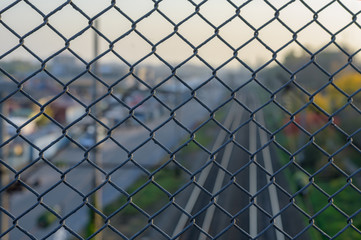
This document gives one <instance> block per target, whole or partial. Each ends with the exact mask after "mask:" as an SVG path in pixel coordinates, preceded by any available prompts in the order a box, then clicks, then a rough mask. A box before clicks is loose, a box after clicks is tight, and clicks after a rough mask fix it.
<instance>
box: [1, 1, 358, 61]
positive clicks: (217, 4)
mask: <svg viewBox="0 0 361 240" xmlns="http://www.w3.org/2000/svg"><path fill="white" fill-rule="evenodd" d="M13 2H15V1H14V0H0V12H1V11H3V9H4V8H6V7H7V6H8V5H9V4H11V3H13ZM30 2H31V3H32V4H34V5H35V6H36V7H38V8H39V10H41V11H42V12H43V13H44V14H48V13H50V12H51V11H53V10H54V9H55V8H57V7H58V6H60V5H61V4H62V3H64V2H65V0H51V1H49V0H30ZM72 2H73V3H75V4H76V5H77V6H79V7H80V8H81V9H82V10H83V11H84V13H85V14H87V15H88V16H90V17H93V16H94V15H96V14H97V13H99V12H100V11H102V10H103V9H105V8H107V7H108V6H109V5H110V3H111V1H110V0H73V1H72ZM193 2H195V3H199V2H201V1H200V0H193ZM244 2H246V1H244V0H233V3H234V5H236V6H240V5H241V4H243V3H244ZM269 2H270V3H272V4H273V5H274V7H276V8H280V7H281V6H283V5H284V4H285V3H287V2H289V1H288V0H269ZM305 2H306V3H307V4H309V6H311V7H312V8H313V9H314V10H315V11H318V10H319V9H321V8H322V7H323V6H325V5H327V3H330V2H332V1H331V0H306V1H305ZM338 2H342V4H344V5H345V6H346V7H348V8H349V10H350V11H352V12H354V13H357V12H359V11H360V10H361V1H357V0H341V1H338ZM338 2H335V3H333V4H332V5H330V6H329V7H327V8H326V9H325V10H323V11H321V12H320V13H319V14H318V21H319V22H320V23H321V24H323V25H324V26H325V27H326V28H327V29H328V30H329V31H330V32H332V33H336V32H337V31H339V30H340V29H342V28H343V27H344V26H345V25H347V24H348V23H350V22H351V21H352V14H350V13H349V12H347V11H346V10H345V9H344V8H343V7H342V6H341V5H340V4H339V3H338ZM116 5H117V6H118V7H119V8H120V9H121V10H122V11H123V12H124V13H125V14H127V15H128V16H129V17H130V18H132V19H133V20H134V21H136V20H137V19H139V18H140V17H141V16H143V15H144V14H146V13H147V12H149V11H150V10H152V9H153V6H154V2H153V1H152V0H118V1H116ZM194 9H195V7H194V6H193V5H192V4H191V3H190V2H189V1H187V0H163V1H161V2H160V3H159V10H161V11H162V12H163V13H164V14H166V15H167V16H168V17H169V18H170V19H171V20H172V21H173V22H174V23H179V22H181V21H182V20H183V19H184V18H186V17H188V16H189V15H190V14H192V13H193V12H194ZM235 11H236V9H235V8H234V7H233V6H232V5H231V4H229V3H228V2H227V1H226V0H209V1H208V2H206V3H205V4H204V5H202V6H201V7H200V13H201V14H202V15H203V16H204V17H206V18H207V19H208V20H209V21H210V22H211V23H212V24H214V26H216V27H218V26H219V25H221V24H222V23H223V22H225V21H226V20H227V19H229V18H230V17H231V16H233V15H234V14H235ZM274 14H275V11H274V10H273V9H272V8H271V7H270V6H269V5H267V3H265V2H264V1H263V0H252V1H251V2H250V3H249V4H248V5H246V6H245V7H243V8H242V9H241V16H242V17H243V18H244V19H246V20H247V21H248V22H249V23H250V24H252V25H253V26H254V27H255V28H259V27H260V26H262V25H263V24H265V23H266V22H268V21H269V20H271V19H272V18H273V17H274ZM279 18H280V19H281V20H282V21H283V22H284V23H286V24H287V25H288V26H289V27H290V28H291V29H292V30H293V31H298V30H299V29H300V28H301V27H302V26H304V25H305V24H306V23H308V22H310V21H311V20H312V19H313V14H312V12H311V11H310V10H309V9H307V8H306V7H305V6H304V5H303V4H302V3H301V2H300V1H299V0H296V1H294V2H293V3H291V4H290V5H288V6H287V7H286V8H284V9H283V10H281V11H280V15H279ZM1 21H3V22H4V23H5V24H7V25H8V26H10V27H11V28H12V29H13V30H14V31H15V32H17V33H18V34H19V35H20V36H23V35H24V34H26V33H28V32H29V31H32V30H33V29H34V28H36V27H37V26H39V25H40V24H41V23H42V22H43V18H42V16H41V15H39V14H38V13H37V12H36V11H34V10H33V9H32V8H31V7H29V5H27V4H26V3H25V2H23V1H21V2H20V3H19V4H17V5H15V6H14V7H12V8H11V9H9V10H7V11H5V12H3V13H1ZM357 22H358V24H360V25H361V14H360V15H358V20H357ZM49 23H50V24H51V25H52V26H53V27H55V28H56V29H57V30H58V31H59V32H61V33H62V34H63V35H64V36H65V37H66V38H70V37H72V36H73V35H74V34H76V33H77V32H79V31H81V30H82V29H83V28H85V27H86V26H87V25H88V20H87V19H86V18H85V17H83V16H82V15H81V14H80V13H79V12H77V11H76V10H74V8H72V7H71V6H70V5H68V6H66V7H65V8H63V10H61V11H59V12H57V13H56V14H55V15H53V16H51V17H50V18H49ZM99 24H100V26H99V29H100V30H101V31H102V33H103V34H104V35H105V36H106V37H107V38H108V39H109V40H110V41H114V40H115V39H117V38H118V37H119V36H121V35H122V34H124V33H125V32H127V31H128V30H130V29H131V23H130V21H129V20H127V19H126V18H125V17H123V16H122V15H121V14H120V13H119V12H117V11H116V10H115V9H111V10H110V11H108V12H106V13H105V14H104V15H102V16H101V18H100V22H99ZM136 29H137V30H139V32H141V33H142V34H143V35H144V36H145V37H146V38H148V39H149V40H150V41H151V42H152V43H157V42H159V41H160V40H161V39H163V38H164V37H166V36H167V35H169V34H170V33H172V32H173V26H172V25H171V24H170V23H169V22H167V21H166V20H165V19H164V18H163V17H162V16H161V15H160V14H159V13H157V12H155V13H153V14H152V15H150V16H149V17H148V18H145V19H144V20H142V21H140V22H139V23H138V24H137V27H136ZM179 33H180V34H181V35H182V36H184V37H185V38H187V40H188V41H189V42H190V43H192V44H193V45H194V46H198V45H199V44H201V43H202V42H203V41H205V40H206V39H208V38H209V37H210V36H212V34H213V33H214V29H213V28H212V27H210V26H209V25H208V24H207V23H205V21H203V20H202V19H201V18H200V17H199V16H194V17H192V18H191V19H189V20H188V21H187V22H185V23H183V24H181V25H180V26H179ZM219 35H220V36H221V37H222V38H223V39H224V40H226V41H227V42H228V43H229V44H230V45H231V46H233V47H234V48H238V47H240V46H241V45H242V44H244V43H246V42H247V41H248V40H249V39H251V38H252V37H253V35H254V31H253V30H252V29H251V28H250V27H248V26H247V25H246V24H245V23H244V22H243V21H242V20H241V19H239V18H236V19H234V20H232V21H230V22H229V23H228V24H226V25H225V26H223V27H222V28H221V29H220V31H219ZM92 36H93V33H92V30H88V31H86V32H85V33H84V34H82V35H81V36H79V37H78V38H76V39H75V40H73V41H71V42H70V47H71V49H73V50H74V51H75V52H77V53H78V54H79V55H80V56H81V57H83V58H84V59H85V60H87V61H88V60H90V59H91V58H92V43H93V38H92ZM259 38H260V39H261V40H262V41H263V42H264V43H266V44H267V45H268V46H270V47H271V48H272V49H273V50H277V49H279V48H281V47H282V46H283V45H284V44H286V43H287V42H289V41H290V40H291V39H292V34H291V33H290V32H289V31H288V30H287V29H286V28H285V27H283V26H282V24H281V23H280V22H279V21H277V20H275V21H273V22H272V23H271V24H269V25H268V26H267V27H265V28H262V29H261V30H260V31H259ZM297 39H298V40H299V41H300V42H301V43H302V44H303V45H305V46H307V47H310V48H311V49H312V50H314V51H315V50H317V49H319V48H321V47H322V46H324V45H325V44H327V42H329V41H330V39H331V36H330V35H329V34H328V33H327V32H326V31H325V30H323V29H322V28H321V27H320V26H319V25H318V24H316V23H313V24H311V25H310V26H309V27H307V28H306V29H304V30H302V31H301V32H300V33H299V34H298V38H297ZM336 41H337V42H338V43H340V44H347V45H348V46H349V47H350V49H351V50H353V51H354V50H355V49H359V48H360V47H361V46H360V41H361V29H360V28H359V27H358V26H357V25H356V24H352V25H351V26H350V27H348V28H347V29H346V30H344V31H342V32H341V33H339V34H338V35H337V36H336ZM18 42H19V40H18V38H17V37H15V36H14V35H13V34H12V33H11V32H9V31H8V30H6V29H5V28H4V27H3V26H2V25H1V24H0V56H1V55H2V54H4V53H5V52H6V51H8V50H9V49H11V48H12V47H14V46H16V44H18ZM25 45H26V46H27V47H28V48H29V49H31V50H32V51H34V52H35V53H36V54H38V55H39V56H40V57H41V58H43V59H45V58H47V57H48V56H50V55H51V54H53V53H55V52H56V51H58V50H59V49H61V48H62V47H64V41H63V40H62V39H61V38H60V37H59V36H57V35H56V34H55V33H54V32H53V31H52V30H51V29H50V28H49V27H47V26H45V27H42V28H41V29H40V30H38V31H36V32H35V33H33V34H31V35H29V36H27V37H26V38H25ZM108 45H109V44H108V43H107V42H106V41H105V40H102V39H101V40H100V46H101V47H100V49H101V52H102V51H105V50H106V49H107V48H108ZM114 49H115V50H116V51H117V52H118V53H119V54H120V55H121V56H122V57H124V58H125V59H126V60H127V61H129V62H130V63H134V62H136V61H137V60H139V59H140V58H142V57H143V56H145V55H146V54H148V53H149V52H151V47H150V45H149V44H148V43H146V42H145V41H144V40H143V39H141V38H140V37H139V36H138V35H137V34H135V33H134V32H133V33H131V34H130V35H128V36H127V37H125V38H124V39H122V40H120V41H119V42H117V43H116V44H115V47H114ZM291 49H294V50H295V51H296V52H301V51H302V50H301V48H300V47H299V46H297V44H296V43H292V44H291V45H290V46H289V47H286V48H285V49H283V50H282V51H281V52H280V54H279V55H280V56H281V57H282V55H284V54H285V53H287V52H288V51H290V50H291ZM156 52H157V53H158V54H159V55H160V56H161V57H162V58H164V59H165V60H167V61H170V62H173V63H179V62H181V61H183V60H184V59H186V58H187V57H189V56H190V55H192V53H193V50H192V48H191V47H189V46H188V45H187V44H186V43H185V42H184V41H183V40H181V39H180V38H179V37H177V36H173V37H172V38H170V39H169V40H167V41H165V42H163V43H162V44H160V45H159V46H158V47H157V51H156ZM199 55H200V56H201V57H203V58H204V59H206V60H207V61H209V62H210V63H211V64H212V65H213V66H215V67H216V66H219V65H220V64H222V63H223V62H224V61H226V60H227V59H229V58H230V57H232V55H233V52H232V50H231V49H230V48H229V47H227V46H226V45H225V44H224V43H222V42H221V41H220V40H219V39H218V38H215V39H213V40H212V41H210V42H209V43H207V44H205V45H204V46H202V47H201V48H200V49H199ZM238 56H239V57H240V58H241V59H242V60H244V61H245V62H246V63H248V64H251V65H255V64H262V63H263V62H266V61H267V60H269V59H270V58H271V53H270V52H269V51H268V50H266V48H264V47H263V46H262V45H261V44H260V43H259V42H258V41H253V42H251V43H250V44H248V45H247V46H245V47H244V48H243V49H241V50H240V51H239V52H238ZM13 58H27V59H31V58H32V57H31V56H30V55H29V54H28V53H26V52H25V51H24V50H23V49H22V48H20V49H18V50H17V51H15V52H13V53H11V54H10V55H9V56H6V57H5V58H4V59H5V60H6V59H13ZM4 59H0V60H4ZM104 61H107V62H112V61H115V62H118V63H120V61H119V60H116V58H115V56H114V55H112V54H108V55H106V56H105V57H104ZM147 62H151V63H155V64H157V63H160V62H159V60H157V59H156V58H155V57H154V56H152V57H150V58H149V59H147ZM194 63H199V61H198V60H194ZM238 65H239V64H238V63H236V62H232V63H231V64H230V66H231V67H237V66H238Z"/></svg>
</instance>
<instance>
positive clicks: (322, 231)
mask: <svg viewBox="0 0 361 240" xmlns="http://www.w3.org/2000/svg"><path fill="white" fill-rule="evenodd" d="M276 140H277V142H278V143H279V144H281V145H282V146H288V144H289V143H288V141H290V140H289V139H288V138H287V136H285V135H284V134H278V135H277V137H276ZM277 155H278V158H279V159H280V163H281V165H284V164H287V163H288V162H289V161H290V159H289V155H288V154H287V153H285V152H284V151H282V150H280V149H277ZM301 165H302V163H301ZM304 169H305V170H306V171H308V172H314V171H315V170H314V169H312V168H310V167H309V166H308V167H304ZM283 172H284V174H285V177H286V178H287V180H288V183H289V187H290V191H291V192H292V193H295V192H296V191H297V190H298V189H299V187H298V186H297V180H296V179H295V177H296V176H297V173H300V172H301V171H300V170H297V169H294V168H286V169H284V170H283ZM305 176H306V175H305ZM315 184H317V186H318V187H319V188H321V189H322V191H324V192H321V191H320V190H318V189H317V188H316V187H314V186H311V187H309V188H308V190H307V192H306V194H304V195H302V196H301V195H299V196H297V197H296V204H297V205H298V206H299V207H300V208H301V209H304V210H305V211H306V212H307V213H308V214H309V215H310V216H313V217H314V218H313V219H314V226H315V227H314V228H311V230H310V231H309V234H310V237H311V239H312V240H324V239H330V238H332V237H334V239H340V240H343V239H358V238H360V233H359V232H357V231H356V230H354V229H352V227H351V226H348V218H349V216H351V215H353V214H354V213H356V212H357V211H359V210H360V209H361V202H360V198H361V193H360V192H359V190H358V189H356V188H353V187H352V186H350V185H348V186H347V184H348V183H347V182H346V178H341V177H337V178H334V177H323V178H320V179H318V178H316V180H315ZM343 188H344V189H343ZM333 194H335V195H334V196H332V195H333ZM331 196H332V197H331ZM331 203H332V204H331ZM308 221H309V220H308V219H306V220H305V225H308V224H309V222H308ZM352 222H353V225H354V226H355V227H356V228H358V229H361V215H360V214H358V215H356V216H354V217H353V218H352ZM317 228H318V229H319V230H318V229H317Z"/></svg>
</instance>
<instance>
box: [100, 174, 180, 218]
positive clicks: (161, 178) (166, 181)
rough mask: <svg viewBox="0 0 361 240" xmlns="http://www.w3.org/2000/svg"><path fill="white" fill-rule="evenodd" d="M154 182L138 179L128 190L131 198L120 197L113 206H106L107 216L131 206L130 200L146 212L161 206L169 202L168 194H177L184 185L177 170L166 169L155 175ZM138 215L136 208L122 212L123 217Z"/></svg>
mask: <svg viewBox="0 0 361 240" xmlns="http://www.w3.org/2000/svg"><path fill="white" fill-rule="evenodd" d="M154 181H155V182H156V183H157V184H158V185H160V186H161V187H162V188H163V190H161V189H160V188H159V187H158V186H157V185H156V184H155V183H154ZM154 181H152V180H149V179H145V178H141V179H138V180H137V181H136V182H135V183H134V184H133V185H132V186H131V187H130V188H129V189H128V190H127V192H128V193H129V195H130V196H129V197H128V198H127V197H125V196H123V197H120V198H119V199H117V200H116V201H114V202H113V203H112V204H110V205H108V206H106V207H105V209H104V213H105V215H108V216H109V215H111V214H113V213H114V212H116V211H117V210H118V209H119V208H121V207H124V206H125V205H126V204H128V205H129V203H130V200H131V202H132V203H133V204H135V205H137V206H138V207H140V208H142V209H145V210H147V209H150V208H151V207H153V206H154V204H159V203H162V202H164V201H167V202H168V201H169V199H168V197H169V196H168V195H167V193H166V192H168V193H171V194H172V193H173V192H175V191H176V190H177V189H178V188H179V186H181V185H182V184H183V182H184V179H183V178H182V177H181V176H179V174H178V173H177V171H176V169H175V168H173V169H169V168H165V169H162V170H161V171H159V172H158V173H156V174H155V176H154ZM139 189H140V190H139ZM129 206H130V205H129ZM136 213H139V211H138V210H137V209H136V208H134V207H125V208H124V210H122V214H123V215H134V214H136Z"/></svg>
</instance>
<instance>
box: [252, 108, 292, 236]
mask: <svg viewBox="0 0 361 240" xmlns="http://www.w3.org/2000/svg"><path fill="white" fill-rule="evenodd" d="M259 114H260V118H259V119H258V121H259V122H260V123H261V124H262V125H263V126H265V120H264V114H263V112H262V111H259ZM258 132H259V136H260V142H261V145H262V146H265V145H266V144H267V142H268V141H267V135H266V133H265V132H264V131H262V130H260V129H258ZM262 157H263V162H264V167H265V169H266V170H267V172H268V173H269V174H270V175H271V176H273V166H272V158H271V151H270V148H269V146H267V147H265V148H264V149H263V150H262ZM265 177H266V181H267V184H269V183H270V182H271V179H270V178H269V177H268V176H267V174H265ZM268 192H269V198H270V203H271V209H272V215H273V216H275V215H277V214H279V213H280V212H281V211H280V204H279V199H278V195H277V189H276V186H275V185H274V184H271V185H270V186H269V187H268ZM274 224H275V225H276V226H277V228H279V229H280V230H282V231H283V224H282V217H281V215H278V216H277V217H276V218H275V219H274ZM275 231H276V239H277V240H285V236H284V234H283V233H282V232H280V231H279V230H277V229H276V230H275Z"/></svg>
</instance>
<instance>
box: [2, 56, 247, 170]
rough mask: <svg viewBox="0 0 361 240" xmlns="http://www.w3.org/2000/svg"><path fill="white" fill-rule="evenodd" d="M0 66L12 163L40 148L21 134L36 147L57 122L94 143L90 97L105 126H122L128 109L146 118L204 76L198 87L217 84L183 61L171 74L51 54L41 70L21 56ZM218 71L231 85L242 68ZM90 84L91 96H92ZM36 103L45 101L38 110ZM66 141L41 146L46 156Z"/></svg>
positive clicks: (56, 132) (56, 130)
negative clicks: (89, 64)
mask: <svg viewBox="0 0 361 240" xmlns="http://www.w3.org/2000/svg"><path fill="white" fill-rule="evenodd" d="M93 68H94V67H93ZM0 69H1V72H0V82H3V83H4V82H5V83H7V86H8V87H9V88H8V89H7V91H6V93H5V96H4V97H7V96H10V97H9V98H8V99H7V100H6V101H5V104H4V106H5V107H4V111H6V115H7V116H8V118H7V119H8V120H9V121H8V122H7V123H6V126H7V128H6V129H7V130H6V132H7V138H13V137H14V136H15V139H14V141H11V142H10V144H9V163H10V165H11V166H13V167H20V166H22V165H23V164H25V163H26V162H28V161H32V160H34V159H36V158H37V157H39V151H38V150H37V149H36V148H34V147H32V146H30V144H28V143H27V141H24V140H23V139H22V138H25V139H27V140H28V141H31V142H33V143H34V145H35V146H37V147H39V148H40V149H41V148H43V147H46V146H47V145H48V144H49V142H51V141H56V140H57V139H58V138H59V137H61V136H62V128H65V127H66V126H68V125H72V124H73V123H75V122H76V123H77V127H76V128H71V127H70V128H69V131H68V132H67V134H68V136H71V137H72V138H74V139H75V140H78V141H79V142H80V144H82V145H83V146H84V147H90V146H91V145H92V144H94V140H92V127H91V126H92V124H95V121H94V120H93V119H91V118H90V117H86V115H87V113H86V111H87V108H89V109H92V105H91V104H92V102H93V101H94V100H95V101H99V102H97V103H96V105H97V112H96V113H93V112H92V114H95V116H97V117H99V119H100V120H101V121H102V122H103V123H104V124H105V125H107V126H108V127H109V128H113V127H115V126H116V125H117V124H118V123H122V121H124V124H121V127H124V126H129V125H132V124H133V125H134V121H133V120H132V119H131V118H129V116H130V114H131V113H130V112H131V111H133V114H134V116H135V117H136V119H138V120H139V121H141V122H144V123H146V122H148V121H152V120H153V119H156V118H159V117H160V116H162V115H164V114H166V113H168V115H169V113H170V110H171V109H173V108H174V107H176V106H177V104H180V103H181V102H182V101H184V100H185V99H187V98H189V97H191V96H192V91H193V89H197V87H199V86H200V85H201V84H203V82H207V81H208V80H209V83H208V84H206V85H207V86H206V87H204V86H203V87H202V90H199V91H198V93H199V92H201V91H204V92H206V91H207V89H209V88H210V87H212V86H213V87H214V86H216V84H217V79H215V78H213V77H212V72H211V70H210V69H207V68H206V67H205V66H204V67H200V66H195V65H186V66H182V68H180V70H179V71H177V72H175V73H174V74H173V73H172V71H171V69H170V68H169V67H167V66H154V65H140V66H137V67H134V69H129V67H126V65H117V64H112V63H108V64H106V63H105V64H99V65H98V66H97V69H96V70H94V69H92V68H90V69H89V71H88V70H87V66H86V65H85V64H84V63H82V62H81V61H79V60H77V59H76V58H75V57H73V56H70V55H62V56H57V57H55V58H54V59H53V60H51V62H49V64H47V66H46V67H45V69H44V70H42V67H41V66H40V64H35V63H33V62H29V61H22V60H13V61H9V62H0ZM223 72H224V73H222V74H223V75H222V80H223V81H225V83H227V82H228V83H229V84H230V85H232V79H233V80H234V78H236V76H237V75H240V74H241V73H240V71H235V70H225V71H223ZM34 73H36V74H34ZM95 82H96V83H95ZM94 84H96V85H94ZM19 85H21V88H20V89H21V90H19V89H18V87H17V86H19ZM94 86H96V99H93V98H94V92H93V91H94ZM10 89H11V90H13V91H9V90H10ZM153 94H154V96H153ZM41 106H45V108H44V111H43V112H42V110H41ZM92 110H93V109H92ZM42 113H43V114H42ZM103 130H104V131H105V129H104V128H103ZM17 132H19V134H20V135H21V137H20V136H17V135H18V133H17ZM16 136H17V137H16ZM68 141H69V140H68V139H67V138H62V139H61V140H60V141H56V143H55V144H54V145H53V146H52V147H51V148H49V149H47V150H46V151H45V153H44V154H45V156H46V157H51V156H53V155H54V154H56V153H57V152H58V151H59V150H60V149H62V148H63V147H64V146H65V145H66V144H67V142H68ZM10 145H11V146H10Z"/></svg>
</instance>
